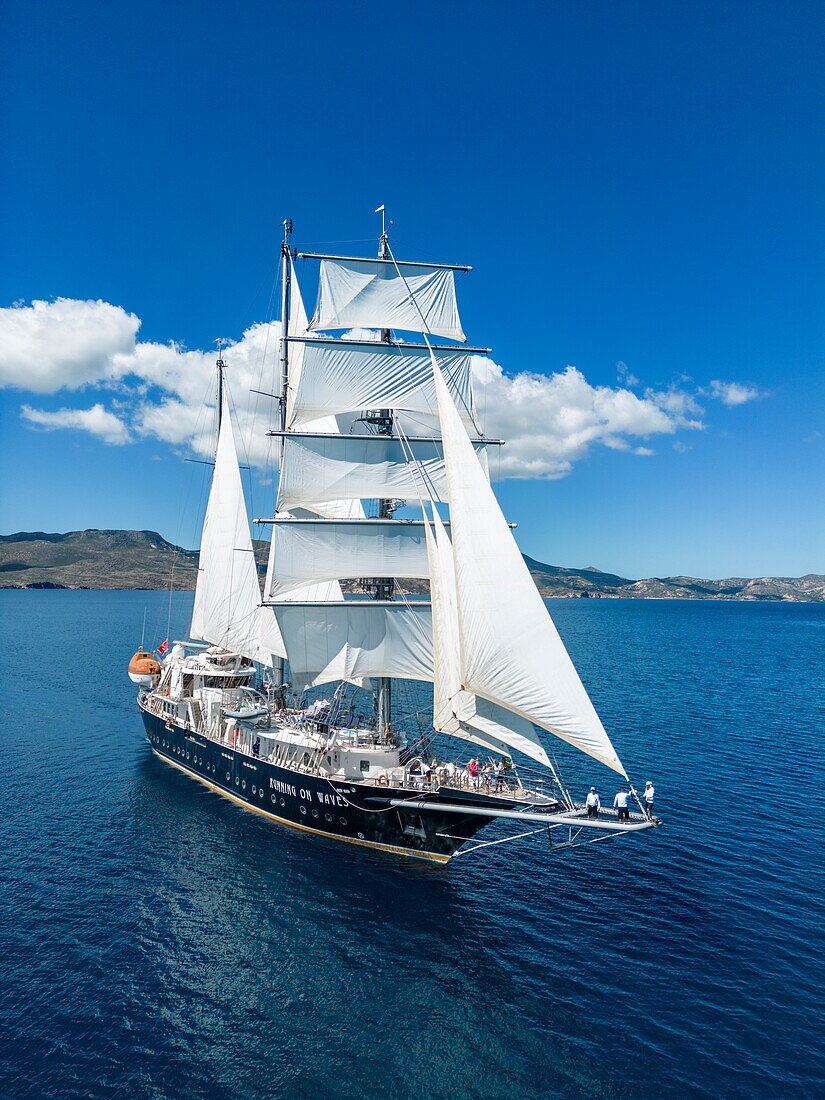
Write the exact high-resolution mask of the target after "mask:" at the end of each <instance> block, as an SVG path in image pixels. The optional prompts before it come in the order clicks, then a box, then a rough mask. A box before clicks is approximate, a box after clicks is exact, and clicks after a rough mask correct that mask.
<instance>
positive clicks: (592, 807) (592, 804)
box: [584, 787, 602, 817]
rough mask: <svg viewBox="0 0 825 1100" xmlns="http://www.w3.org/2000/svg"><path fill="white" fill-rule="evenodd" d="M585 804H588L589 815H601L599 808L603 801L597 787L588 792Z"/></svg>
mask: <svg viewBox="0 0 825 1100" xmlns="http://www.w3.org/2000/svg"><path fill="white" fill-rule="evenodd" d="M584 804H585V806H587V816H588V817H598V816H599V810H600V809H601V806H602V803H601V799H600V798H599V796H598V795H597V794H596V788H595V787H591V788H590V793H589V794H588V796H587V798H586V799H585V800H584Z"/></svg>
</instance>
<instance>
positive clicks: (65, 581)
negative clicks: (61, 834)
mask: <svg viewBox="0 0 825 1100" xmlns="http://www.w3.org/2000/svg"><path fill="white" fill-rule="evenodd" d="M266 553H267V544H266V543H263V542H256V543H255V556H256V558H257V560H258V570H259V572H260V573H261V574H263V573H264V571H265V569H266ZM524 560H525V562H526V563H527V566H528V568H529V570H530V572H531V573H532V575H533V577H534V579H535V581H536V585H537V587H538V589H539V591H540V592H541V594H542V595H543V596H566V597H583V598H602V599H605V598H608V599H609V598H616V597H620V598H623V599H637V600H650V599H656V600H720V599H721V600H774V601H775V600H794V601H802V602H814V601H815V602H822V601H825V576H821V575H819V574H814V573H809V574H807V576H804V577H757V578H755V579H751V578H747V577H728V578H726V579H725V580H717V581H713V580H710V581H709V580H701V579H700V578H697V577H651V578H649V579H647V580H640V581H634V580H631V579H630V578H628V577H621V576H619V575H618V574H617V573H604V572H602V571H601V570H600V569H596V568H595V567H593V566H588V567H587V568H585V569H567V568H564V567H563V566H559V565H546V564H545V563H544V562H540V561H536V560H535V558H530V557H528V556H527V555H526V554H525V555H524ZM197 569H198V552H197V550H186V549H185V548H184V547H182V546H175V545H174V544H173V543H171V542H167V541H166V539H164V538H163V537H162V536H161V535H159V534H158V532H157V531H96V530H89V531H69V532H68V533H67V534H65V535H60V534H50V533H47V532H45V531H19V532H17V534H14V535H0V588H112V589H115V588H149V589H162V588H169V586H170V576H171V579H172V587H173V588H177V589H192V588H194V587H195V578H196V576H197ZM344 590H345V591H348V592H358V591H359V590H360V589H359V585H358V582H357V581H348V582H345V583H344ZM405 591H408V592H415V593H423V592H426V591H427V583H426V581H420V582H416V581H409V582H405Z"/></svg>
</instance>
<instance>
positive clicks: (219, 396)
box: [215, 340, 226, 451]
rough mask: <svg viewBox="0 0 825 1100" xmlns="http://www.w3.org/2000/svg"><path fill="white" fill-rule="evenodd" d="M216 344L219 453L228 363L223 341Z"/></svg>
mask: <svg viewBox="0 0 825 1100" xmlns="http://www.w3.org/2000/svg"><path fill="white" fill-rule="evenodd" d="M215 343H216V344H217V345H218V359H217V362H216V363H215V368H216V370H217V372H218V385H217V389H216V396H217V401H218V406H217V408H218V422H217V425H216V431H215V450H216V451H217V448H218V439H219V438H220V434H221V419H222V417H223V369H224V367H225V366H226V363H224V361H223V359H222V358H221V351H222V349H223V340H216V341H215Z"/></svg>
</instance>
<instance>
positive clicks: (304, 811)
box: [301, 806, 307, 814]
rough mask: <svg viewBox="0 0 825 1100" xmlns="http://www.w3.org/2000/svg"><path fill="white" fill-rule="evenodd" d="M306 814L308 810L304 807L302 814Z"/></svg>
mask: <svg viewBox="0 0 825 1100" xmlns="http://www.w3.org/2000/svg"><path fill="white" fill-rule="evenodd" d="M306 812H307V808H306V806H302V807H301V813H302V814H306Z"/></svg>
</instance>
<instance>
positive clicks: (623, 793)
mask: <svg viewBox="0 0 825 1100" xmlns="http://www.w3.org/2000/svg"><path fill="white" fill-rule="evenodd" d="M613 808H614V809H616V810H618V811H619V821H630V810H629V809H628V808H627V787H620V788H619V790H618V791H617V792H616V797H615V798H614V799H613Z"/></svg>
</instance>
